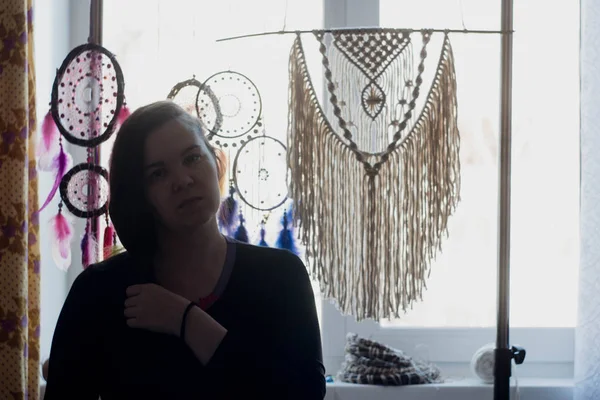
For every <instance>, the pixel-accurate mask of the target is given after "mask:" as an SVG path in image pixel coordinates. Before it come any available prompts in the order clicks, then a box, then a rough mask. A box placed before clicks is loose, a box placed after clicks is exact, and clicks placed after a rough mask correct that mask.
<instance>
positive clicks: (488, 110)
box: [380, 0, 579, 327]
mask: <svg viewBox="0 0 600 400" xmlns="http://www.w3.org/2000/svg"><path fill="white" fill-rule="evenodd" d="M431 10H435V12H431ZM514 11H515V22H514V28H515V34H514V64H513V68H514V71H513V74H514V77H513V143H512V151H513V153H512V154H513V159H512V219H511V224H512V229H511V235H512V238H511V242H512V246H511V253H512V254H511V326H513V327H570V326H574V325H575V319H576V299H577V296H576V289H577V288H576V286H577V273H578V262H579V254H578V251H579V249H578V242H579V122H578V120H579V71H578V46H579V40H578V35H579V3H578V2H575V1H566V0H563V1H556V2H547V1H542V0H523V1H519V2H515V10H514ZM540 15H543V16H544V18H540ZM463 22H464V24H465V25H466V27H467V28H468V29H499V27H500V2H499V1H497V0H460V1H458V2H455V1H446V0H422V1H418V2H415V1H411V0H380V23H381V26H384V27H402V28H423V27H436V28H437V27H439V28H447V27H448V28H457V29H462V28H463ZM557 26H560V30H557V29H556V27H557ZM452 44H453V49H454V54H455V59H456V70H457V81H458V100H459V125H460V128H461V135H462V143H461V145H462V148H461V162H462V192H461V197H462V201H461V203H460V205H459V207H458V210H457V211H456V213H455V215H454V216H453V217H452V218H451V220H450V223H449V238H447V239H446V240H445V241H444V243H443V252H442V254H440V255H439V256H438V258H437V260H436V261H435V262H434V263H433V265H432V272H431V278H430V280H429V281H428V290H427V291H426V292H425V294H424V298H423V302H420V303H418V304H416V305H415V306H414V309H413V310H410V311H409V312H408V313H407V315H406V316H405V317H404V318H402V319H400V320H399V321H391V322H383V323H382V324H384V325H386V326H389V325H395V326H457V327H459V326H466V327H468V326H481V327H486V326H494V325H495V324H496V282H497V278H496V274H497V272H496V268H497V267H496V251H497V250H496V246H497V244H496V243H497V228H498V224H497V202H498V199H497V195H498V187H497V186H498V184H497V182H498V174H497V168H498V156H497V150H498V146H497V143H498V130H499V110H500V105H499V96H500V92H499V77H500V69H499V66H500V58H499V54H500V40H499V37H498V36H497V35H475V34H469V35H464V34H456V35H453V36H452Z"/></svg>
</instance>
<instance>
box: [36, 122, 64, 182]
mask: <svg viewBox="0 0 600 400" xmlns="http://www.w3.org/2000/svg"><path fill="white" fill-rule="evenodd" d="M59 135H60V132H59V131H58V127H57V126H56V123H55V122H54V118H53V117H52V112H51V111H48V113H47V114H46V116H45V117H44V121H43V122H42V136H41V138H40V143H39V145H38V147H37V158H38V169H40V170H41V171H51V170H52V168H53V165H54V159H55V157H56V155H57V153H58V151H59Z"/></svg>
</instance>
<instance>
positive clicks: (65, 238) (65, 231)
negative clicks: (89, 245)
mask: <svg viewBox="0 0 600 400" xmlns="http://www.w3.org/2000/svg"><path fill="white" fill-rule="evenodd" d="M50 224H51V226H52V228H53V230H54V235H52V239H51V241H52V258H53V260H54V262H55V263H56V266H57V267H58V268H59V269H61V270H63V271H66V270H67V269H69V266H70V265H71V240H72V239H73V229H72V227H71V224H70V223H69V220H68V219H67V218H66V217H65V216H64V215H63V213H62V204H61V205H59V207H58V213H57V214H56V215H55V216H54V217H52V219H51V220H50Z"/></svg>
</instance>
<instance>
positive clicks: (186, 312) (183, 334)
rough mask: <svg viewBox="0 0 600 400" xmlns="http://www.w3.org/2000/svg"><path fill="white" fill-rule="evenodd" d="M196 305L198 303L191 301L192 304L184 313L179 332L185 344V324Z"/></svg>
mask: <svg viewBox="0 0 600 400" xmlns="http://www.w3.org/2000/svg"><path fill="white" fill-rule="evenodd" d="M195 305H196V303H194V302H193V301H190V304H188V305H187V307H186V308H185V311H184V312H183V316H182V317H181V329H180V330H179V337H180V338H181V340H183V341H184V342H185V323H186V321H187V315H188V313H189V312H190V310H191V309H192V307H194V306H195Z"/></svg>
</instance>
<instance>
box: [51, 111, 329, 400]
mask: <svg viewBox="0 0 600 400" xmlns="http://www.w3.org/2000/svg"><path fill="white" fill-rule="evenodd" d="M224 173H225V170H224V163H223V161H222V159H221V158H219V157H217V153H216V152H215V150H214V149H213V148H212V147H211V146H210V144H209V143H208V141H207V139H206V138H205V136H204V135H203V133H202V129H201V125H200V122H199V121H198V119H196V118H194V117H192V116H191V115H189V114H188V113H186V112H185V111H184V110H183V109H182V108H181V107H179V106H177V105H175V104H174V103H172V102H169V101H161V102H157V103H154V104H150V105H148V106H145V107H142V108H140V109H138V110H137V111H135V112H134V113H133V114H132V115H131V116H130V117H129V118H128V119H127V121H126V122H125V123H124V124H123V126H122V127H121V129H120V131H119V133H118V135H117V138H116V140H115V143H114V147H113V152H112V157H111V162H110V203H109V212H110V217H111V219H112V221H113V224H114V226H115V229H116V231H117V233H118V235H119V238H120V240H121V242H122V244H123V246H124V247H125V249H126V250H127V252H124V253H122V254H119V255H116V256H114V257H112V258H110V259H108V260H106V261H104V262H102V263H99V264H97V265H94V266H91V267H89V268H87V269H86V270H85V271H83V272H82V273H81V274H80V275H79V276H78V277H77V279H76V280H75V282H74V283H73V287H72V288H71V291H70V293H69V295H68V297H67V300H66V301H65V304H64V306H63V309H62V311H61V314H60V317H59V319H58V323H57V326H56V330H55V332H54V338H53V341H52V350H51V353H50V361H49V371H48V381H47V387H46V395H45V399H46V400H55V399H57V400H58V399H60V400H64V399H77V400H86V399H90V400H92V399H93V400H97V399H98V396H101V397H102V400H112V399H141V400H145V399H169V400H171V399H219V398H224V399H225V398H226V399H233V398H238V397H241V396H244V397H245V398H257V399H258V398H260V399H270V398H273V399H275V398H277V399H303V400H311V399H322V398H323V397H324V395H325V378H324V368H323V364H322V356H321V341H320V333H319V326H318V320H317V313H316V309H315V303H314V297H313V292H312V288H311V284H310V281H309V277H308V274H307V272H306V268H305V266H304V265H303V263H302V261H301V260H300V259H299V258H297V257H296V256H294V255H293V254H292V253H290V252H288V251H285V250H278V249H270V248H264V247H258V246H251V245H248V244H243V243H238V242H235V241H233V240H231V239H229V238H226V237H224V236H222V235H221V234H220V232H219V229H218V225H217V220H216V213H217V210H218V207H219V203H220V193H221V190H220V189H221V187H222V181H223V176H224Z"/></svg>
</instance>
